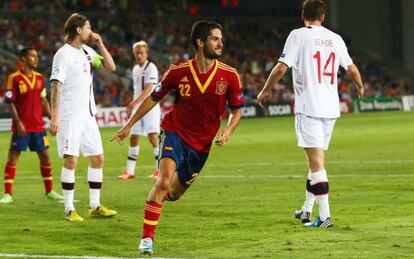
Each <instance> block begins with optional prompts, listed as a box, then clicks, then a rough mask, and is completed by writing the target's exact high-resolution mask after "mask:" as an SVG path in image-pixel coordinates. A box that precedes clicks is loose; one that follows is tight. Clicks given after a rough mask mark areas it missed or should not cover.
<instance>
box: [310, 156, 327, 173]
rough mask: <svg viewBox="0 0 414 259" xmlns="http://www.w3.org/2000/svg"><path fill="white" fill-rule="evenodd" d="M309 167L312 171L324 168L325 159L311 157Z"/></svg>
mask: <svg viewBox="0 0 414 259" xmlns="http://www.w3.org/2000/svg"><path fill="white" fill-rule="evenodd" d="M309 167H310V169H311V170H312V172H316V171H321V170H324V164H323V160H322V159H320V158H310V159H309Z"/></svg>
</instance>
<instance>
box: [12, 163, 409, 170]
mask: <svg viewBox="0 0 414 259" xmlns="http://www.w3.org/2000/svg"><path fill="white" fill-rule="evenodd" d="M326 163H327V164H412V163H414V160H331V161H326ZM306 164H307V162H306V161H297V162H285V161H275V162H255V163H225V162H224V163H208V162H207V164H206V166H205V168H210V167H211V168H215V167H219V168H220V167H243V166H270V165H306ZM138 167H139V168H145V169H147V168H150V169H152V168H154V166H153V165H139V166H138ZM59 169H60V167H59ZM80 169H81V170H82V171H86V169H87V168H86V167H85V168H81V167H80ZM124 169H125V168H124V167H104V170H105V171H117V170H124ZM17 170H18V171H19V172H23V173H24V172H28V173H31V172H37V170H19V169H17ZM78 170H79V169H78Z"/></svg>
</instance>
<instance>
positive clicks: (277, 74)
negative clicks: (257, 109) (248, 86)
mask: <svg viewBox="0 0 414 259" xmlns="http://www.w3.org/2000/svg"><path fill="white" fill-rule="evenodd" d="M288 68H289V67H288V66H287V65H286V64H285V63H282V62H279V63H277V65H276V66H275V67H274V68H273V69H272V72H270V75H269V77H268V78H267V80H266V83H265V85H264V87H263V89H262V90H261V91H260V93H259V94H258V95H257V102H258V104H259V105H260V106H263V102H264V100H265V98H266V96H267V95H268V91H269V90H270V89H271V88H272V86H274V85H275V84H276V83H277V82H279V80H280V79H281V78H282V77H283V75H284V74H285V73H286V71H287V70H288Z"/></svg>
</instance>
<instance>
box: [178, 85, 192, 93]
mask: <svg viewBox="0 0 414 259" xmlns="http://www.w3.org/2000/svg"><path fill="white" fill-rule="evenodd" d="M178 88H180V95H181V96H190V85H189V84H179V85H178Z"/></svg>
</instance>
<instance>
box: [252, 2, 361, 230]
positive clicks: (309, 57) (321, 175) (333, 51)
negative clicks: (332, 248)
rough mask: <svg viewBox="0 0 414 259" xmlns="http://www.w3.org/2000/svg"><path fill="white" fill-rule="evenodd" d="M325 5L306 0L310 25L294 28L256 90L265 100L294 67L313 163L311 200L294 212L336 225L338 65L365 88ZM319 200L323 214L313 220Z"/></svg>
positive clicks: (298, 116) (302, 138)
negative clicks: (332, 150)
mask: <svg viewBox="0 0 414 259" xmlns="http://www.w3.org/2000/svg"><path fill="white" fill-rule="evenodd" d="M325 10H326V8H325V4H324V2H323V1H321V0H306V1H305V2H304V3H303V9H302V19H303V20H304V23H305V27H302V28H300V29H296V30H293V31H292V32H291V33H290V34H289V36H288V38H287V40H286V43H285V47H284V49H283V53H282V54H281V56H280V58H279V62H278V64H277V65H276V66H275V67H274V68H273V70H272V72H271V73H270V75H269V77H268V79H267V81H266V83H265V86H264V87H263V89H262V91H261V92H260V93H259V95H258V96H257V100H258V102H259V103H262V102H263V101H264V100H265V97H266V95H267V91H269V90H270V89H271V88H272V87H273V86H274V85H275V84H276V83H277V82H279V80H280V79H281V78H282V76H283V75H284V74H285V72H286V71H287V70H288V68H292V77H293V86H294V91H295V130H296V137H297V139H298V146H299V147H302V148H304V150H305V153H306V156H307V160H308V163H309V173H308V176H307V182H306V201H305V203H304V205H303V206H302V208H301V209H300V210H298V211H295V217H296V218H298V219H301V220H302V222H303V223H304V224H305V226H309V227H330V226H333V222H332V219H331V215H330V210H329V201H328V192H329V184H328V177H327V173H326V170H325V164H324V156H325V151H326V150H328V146H329V141H330V139H331V136H332V132H333V128H334V125H335V121H336V119H337V118H338V117H339V116H340V109H339V97H338V85H337V72H338V69H339V66H341V67H343V68H344V69H345V70H346V72H347V74H348V76H349V77H350V78H351V79H352V80H353V81H354V83H355V84H356V87H357V89H358V95H359V96H362V95H363V94H364V86H363V83H362V79H361V75H360V73H359V70H358V68H357V66H356V65H355V64H353V62H352V59H351V57H350V56H349V54H348V51H347V48H346V45H345V43H344V41H343V40H342V38H341V36H339V35H338V34H336V33H334V32H332V31H330V30H328V29H326V28H324V27H323V26H322V22H323V21H324V19H325ZM315 200H316V203H317V204H318V207H319V216H318V217H317V218H316V219H315V221H313V222H311V220H310V218H311V213H312V210H313V205H314V202H315Z"/></svg>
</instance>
